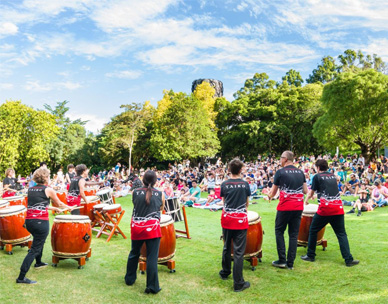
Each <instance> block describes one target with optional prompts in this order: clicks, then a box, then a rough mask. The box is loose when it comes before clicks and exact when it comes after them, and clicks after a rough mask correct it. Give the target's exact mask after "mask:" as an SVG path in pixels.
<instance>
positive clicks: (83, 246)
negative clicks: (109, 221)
mask: <svg viewBox="0 0 388 304" xmlns="http://www.w3.org/2000/svg"><path fill="white" fill-rule="evenodd" d="M91 242H92V227H91V225H90V219H89V217H87V216H85V215H58V216H56V217H55V219H54V224H53V227H52V229H51V246H52V250H53V254H54V256H57V257H61V258H80V257H86V255H87V254H88V252H89V249H90V243H91Z"/></svg>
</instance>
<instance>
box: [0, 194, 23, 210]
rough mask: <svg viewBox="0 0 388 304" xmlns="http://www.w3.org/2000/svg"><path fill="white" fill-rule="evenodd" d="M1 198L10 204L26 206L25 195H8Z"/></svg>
mask: <svg viewBox="0 0 388 304" xmlns="http://www.w3.org/2000/svg"><path fill="white" fill-rule="evenodd" d="M3 200H5V201H8V202H9V205H10V206H17V205H23V206H24V207H26V208H27V200H26V197H25V196H22V195H15V196H9V197H4V198H3Z"/></svg>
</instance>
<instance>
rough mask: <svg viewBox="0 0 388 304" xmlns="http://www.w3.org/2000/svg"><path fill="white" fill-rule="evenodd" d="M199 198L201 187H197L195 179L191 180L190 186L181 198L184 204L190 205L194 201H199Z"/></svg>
mask: <svg viewBox="0 0 388 304" xmlns="http://www.w3.org/2000/svg"><path fill="white" fill-rule="evenodd" d="M200 198H201V188H199V187H198V185H197V181H196V180H193V181H192V187H191V188H190V189H189V191H188V192H186V193H185V194H184V195H183V196H182V198H181V200H182V201H183V202H184V203H185V205H186V206H189V207H192V206H193V204H194V203H196V202H197V201H199V199H200Z"/></svg>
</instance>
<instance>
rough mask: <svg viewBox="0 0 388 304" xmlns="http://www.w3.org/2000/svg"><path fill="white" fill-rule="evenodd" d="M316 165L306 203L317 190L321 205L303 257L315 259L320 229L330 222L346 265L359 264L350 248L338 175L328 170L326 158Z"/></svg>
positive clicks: (310, 260)
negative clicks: (316, 170)
mask: <svg viewBox="0 0 388 304" xmlns="http://www.w3.org/2000/svg"><path fill="white" fill-rule="evenodd" d="M315 166H316V167H317V169H318V174H316V175H314V177H313V181H312V185H311V190H310V192H309V194H308V195H307V197H306V200H305V204H308V200H309V199H310V198H312V197H313V196H314V193H315V191H316V192H317V193H318V200H319V206H318V211H317V213H316V214H315V215H314V217H313V221H312V223H311V226H310V233H309V241H308V249H307V254H306V255H304V256H302V257H301V258H302V260H304V261H309V262H314V261H315V248H316V245H317V234H318V231H320V230H321V229H322V228H323V227H325V226H326V225H327V224H328V223H330V225H331V227H332V228H333V230H334V232H335V234H336V236H337V239H338V242H339V246H340V250H341V254H342V257H343V258H344V260H345V264H346V266H348V267H351V266H354V265H357V264H358V263H359V261H358V260H355V259H353V256H352V255H351V253H350V249H349V241H348V237H347V235H346V230H345V220H344V209H343V207H342V201H341V197H340V194H339V191H338V186H337V179H336V176H335V175H334V174H333V173H329V172H327V169H328V168H329V166H328V164H327V161H326V160H324V159H318V160H317V162H316V163H315Z"/></svg>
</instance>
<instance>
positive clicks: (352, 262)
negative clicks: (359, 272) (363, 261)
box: [346, 260, 360, 267]
mask: <svg viewBox="0 0 388 304" xmlns="http://www.w3.org/2000/svg"><path fill="white" fill-rule="evenodd" d="M359 263H360V261H359V260H353V261H351V262H349V263H346V266H348V267H352V266H356V265H358V264H359Z"/></svg>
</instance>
